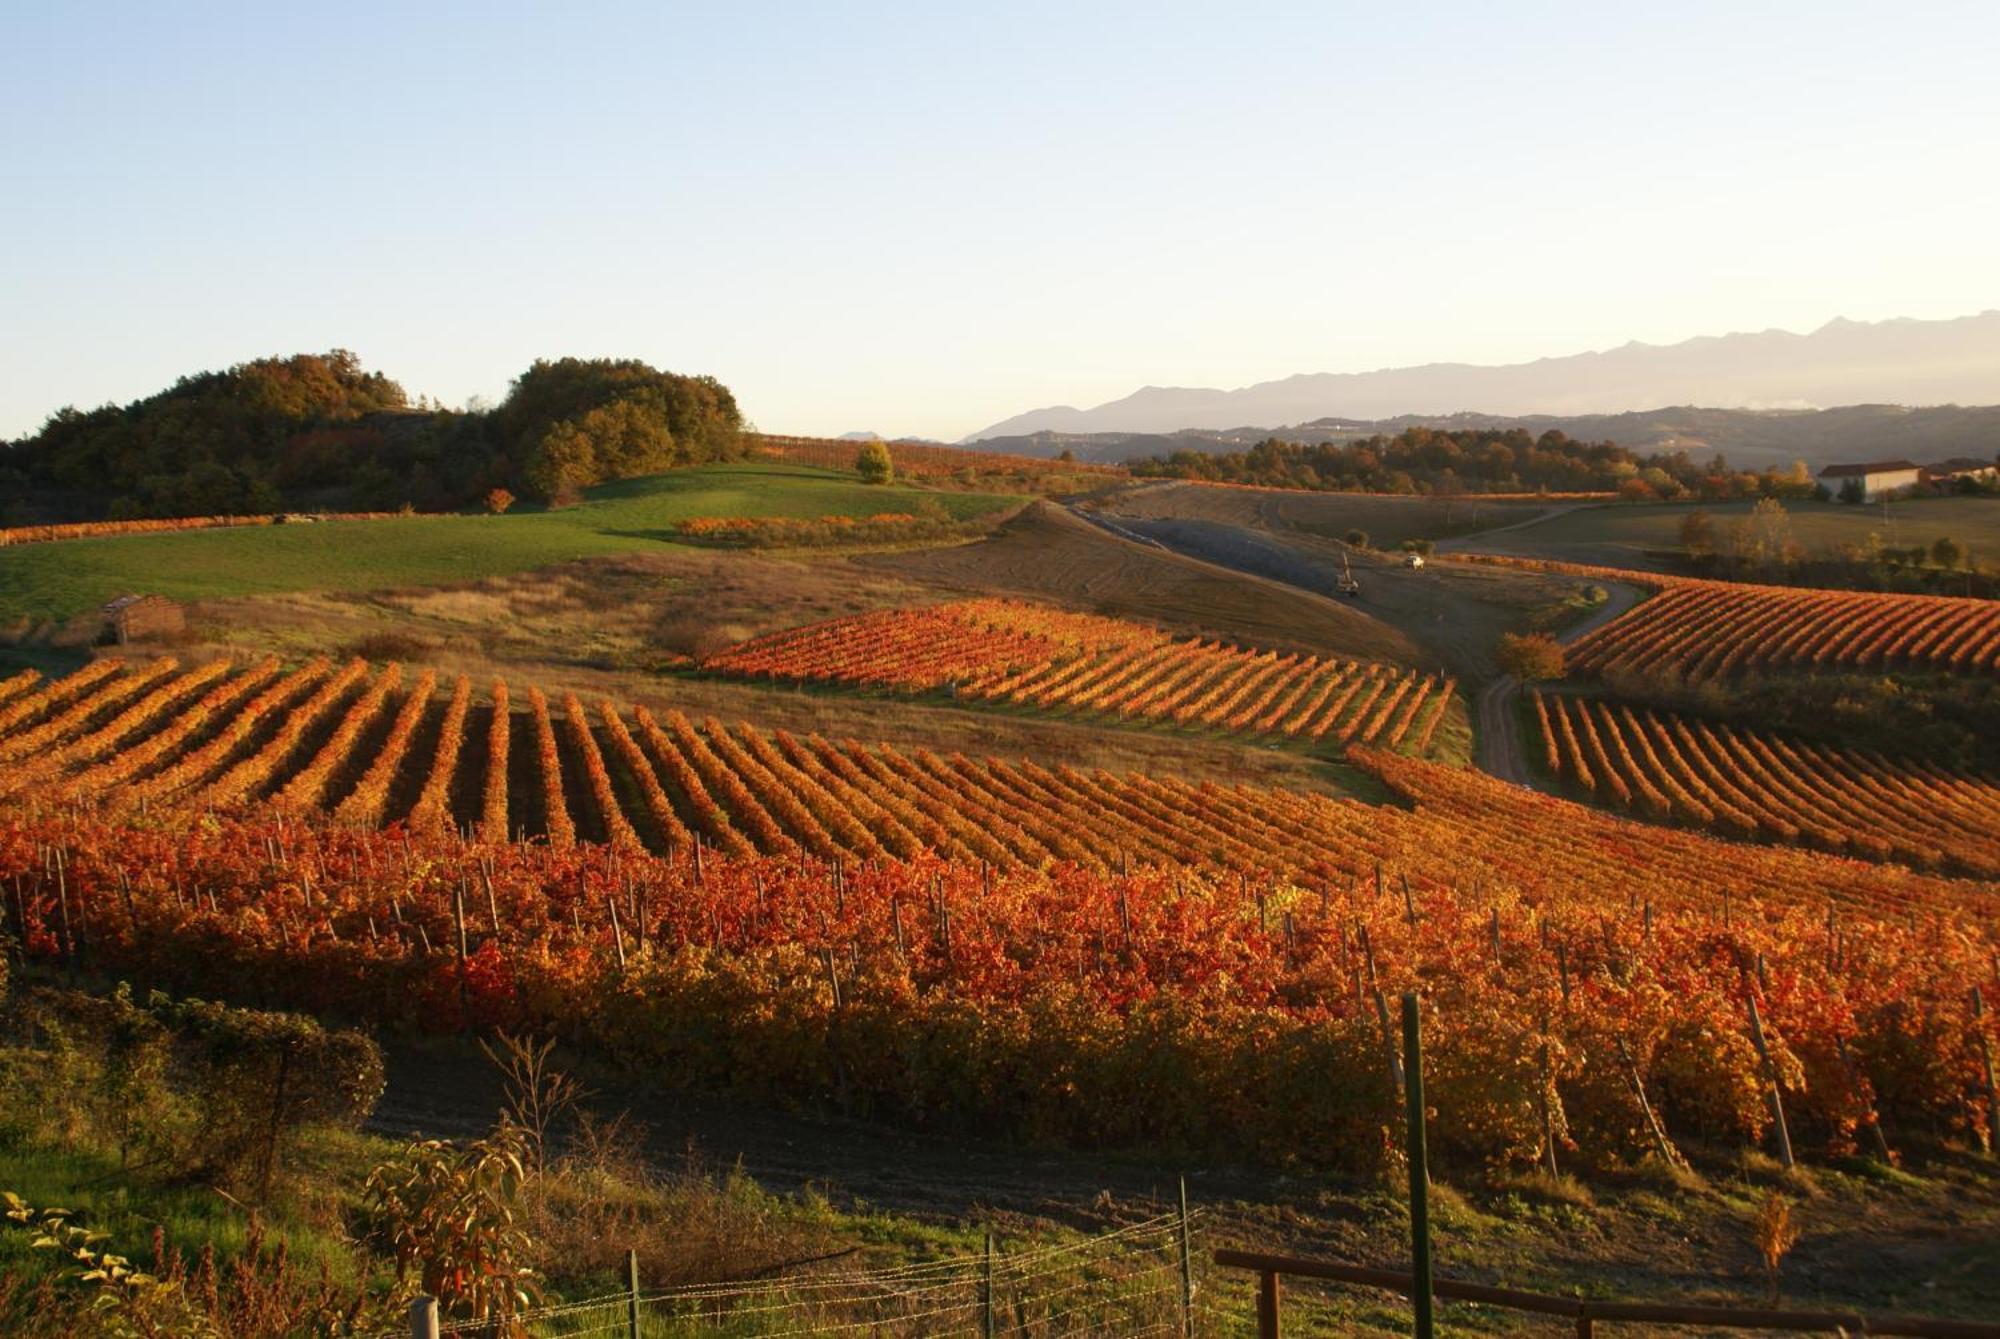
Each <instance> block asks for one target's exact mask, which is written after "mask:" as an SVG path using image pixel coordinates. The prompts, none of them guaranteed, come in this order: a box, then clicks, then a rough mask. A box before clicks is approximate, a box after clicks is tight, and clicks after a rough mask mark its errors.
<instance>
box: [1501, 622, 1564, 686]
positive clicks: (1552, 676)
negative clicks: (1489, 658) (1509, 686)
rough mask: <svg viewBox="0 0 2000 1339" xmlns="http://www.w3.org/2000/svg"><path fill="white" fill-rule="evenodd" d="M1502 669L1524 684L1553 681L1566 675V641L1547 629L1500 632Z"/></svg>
mask: <svg viewBox="0 0 2000 1339" xmlns="http://www.w3.org/2000/svg"><path fill="white" fill-rule="evenodd" d="M1497 659H1498V660H1499V662H1500V669H1501V671H1502V672H1503V673H1506V674H1511V675H1513V676H1514V677H1515V678H1517V679H1519V680H1521V682H1523V683H1550V682H1553V681H1554V680H1557V679H1560V678H1562V677H1563V673H1564V665H1563V649H1562V643H1561V642H1558V641H1557V640H1556V639H1555V638H1553V637H1551V636H1549V635H1548V634H1547V633H1546V632H1529V633H1522V634H1516V633H1512V632H1503V633H1501V634H1500V649H1499V652H1498V653H1497Z"/></svg>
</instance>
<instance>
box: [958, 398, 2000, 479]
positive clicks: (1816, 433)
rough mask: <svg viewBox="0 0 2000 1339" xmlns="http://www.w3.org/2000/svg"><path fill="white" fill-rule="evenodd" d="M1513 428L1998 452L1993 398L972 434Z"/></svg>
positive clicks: (1786, 457)
mask: <svg viewBox="0 0 2000 1339" xmlns="http://www.w3.org/2000/svg"><path fill="white" fill-rule="evenodd" d="M1417 427H1421V428H1432V429H1440V430H1447V431H1451V430H1457V431H1464V430H1475V429H1488V430H1494V431H1501V432H1505V431H1509V430H1513V429H1519V430H1521V431H1523V432H1526V433H1528V434H1529V435H1531V436H1535V437H1539V436H1541V435H1542V434H1543V433H1545V432H1549V431H1551V430H1553V431H1556V432H1560V433H1563V434H1565V435H1566V436H1568V437H1571V438H1574V439H1577V440H1583V441H1600V440H1605V441H1612V442H1616V443H1617V444H1618V445H1619V446H1621V447H1623V448H1625V449H1626V450H1627V451H1630V452H1633V453H1635V454H1639V455H1652V454H1659V453H1667V452H1673V451H1686V452H1688V453H1689V454H1690V455H1693V456H1696V457H1702V456H1706V455H1708V454H1710V453H1720V454H1721V455H1724V456H1726V457H1727V458H1728V459H1729V461H1730V462H1731V463H1732V464H1734V465H1737V466H1746V467H1756V468H1762V467H1766V466H1780V467H1782V466H1786V465H1789V464H1791V462H1792V461H1794V460H1804V461H1805V462H1806V463H1807V464H1808V465H1810V466H1812V467H1813V469H1814V470H1817V469H1818V468H1819V467H1820V466H1822V465H1826V464H1830V463H1833V462H1835V461H1842V460H1860V459H1894V458H1897V457H1905V458H1908V459H1910V460H1914V461H1918V462H1928V461H1933V460H1944V459H1949V458H1951V457H1953V456H1977V457H1980V458H1982V459H1984V458H1988V457H1991V456H1994V455H1995V454H2000V405H1969V406H1967V405H1931V406H1926V407H1921V408H1912V407H1909V406H1906V405H1895V404H1855V405H1845V406H1843V407H1840V408H1837V409H1768V410H1760V409H1704V408H1699V407H1696V406H1694V405H1672V406H1667V407H1664V408H1659V409H1640V410H1631V411H1628V412H1625V413H1619V414H1568V415H1564V414H1524V415H1519V416H1513V417H1510V416H1508V415H1504V414H1480V413H1455V414H1399V415H1397V416H1395V417H1393V418H1380V419H1355V418H1343V417H1321V418H1315V419H1311V420H1308V421H1305V422H1300V423H1292V424H1290V425H1288V426H1273V427H1232V428H1220V429H1194V428H1188V429H1183V430H1180V431H1167V432H1056V431H1049V430H1043V431H1037V432H1034V433H1029V434H1025V435H1020V436H1003V437H987V438H982V439H980V441H979V442H978V446H979V449H980V450H982V451H1001V452H1011V453H1014V454H1018V455H1026V456H1044V457H1048V456H1055V455H1059V454H1060V453H1062V452H1064V451H1069V452H1071V453H1072V454H1073V455H1074V456H1075V457H1076V458H1077V459H1078V460H1085V461H1101V462H1106V463H1123V462H1127V461H1132V460H1140V459H1144V458H1147V457H1152V456H1170V455H1172V454H1174V453H1175V452H1177V451H1200V452H1205V453H1210V454H1222V453H1227V452H1231V451H1243V450H1246V449H1248V448H1250V447H1253V446H1255V445H1256V444H1257V443H1258V442H1261V441H1263V440H1265V439H1266V438H1269V437H1276V438H1279V439H1280V440H1283V441H1287V442H1305V443H1319V442H1336V443H1345V442H1353V441H1358V440H1360V439H1362V438H1367V437H1375V436H1393V435H1394V434H1397V433H1400V432H1404V431H1406V430H1407V429H1410V428H1417Z"/></svg>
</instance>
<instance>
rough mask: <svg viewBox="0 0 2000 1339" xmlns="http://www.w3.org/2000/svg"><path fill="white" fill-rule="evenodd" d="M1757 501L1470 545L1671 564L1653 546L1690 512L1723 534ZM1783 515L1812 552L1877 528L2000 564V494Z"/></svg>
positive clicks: (1657, 512) (1805, 504)
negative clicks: (1955, 546) (1947, 544)
mask: <svg viewBox="0 0 2000 1339" xmlns="http://www.w3.org/2000/svg"><path fill="white" fill-rule="evenodd" d="M1756 505H1757V504H1756V503H1755V502H1753V501H1744V502H1706V503H1687V502H1681V503H1662V504H1659V505H1654V506H1627V505H1623V504H1612V505H1606V506H1594V507H1579V508H1577V509H1575V510H1573V511H1564V512H1561V513H1558V514H1556V515H1553V516H1551V517H1549V518H1548V519H1547V520H1544V521H1539V522H1537V523H1535V524H1533V525H1526V526H1522V527H1521V528H1520V529H1518V530H1507V531H1504V532H1497V533H1493V534H1490V535H1473V536H1471V537H1470V539H1469V541H1468V543H1467V547H1468V548H1472V549H1476V550H1480V551H1484V552H1491V553H1515V554H1522V555H1524V556H1528V557H1536V558H1560V559H1566V560H1568V561H1571V562H1586V563H1604V564H1606V565H1608V566H1613V567H1637V568H1644V569H1651V570H1661V569H1664V568H1665V567H1667V566H1669V564H1667V563H1664V562H1662V561H1661V560H1660V559H1658V558H1654V557H1650V556H1649V555H1648V552H1647V551H1648V550H1657V549H1679V548H1680V543H1681V536H1680V528H1681V520H1682V518H1684V517H1685V516H1686V515H1687V514H1688V513H1689V512H1691V511H1706V512H1707V513H1708V514H1709V515H1710V516H1713V517H1714V518H1715V522H1716V526H1717V529H1718V532H1720V531H1721V530H1722V528H1723V527H1726V526H1727V525H1728V524H1729V523H1730V522H1731V521H1735V520H1739V519H1741V518H1743V517H1747V516H1748V515H1749V514H1750V512H1751V510H1752V509H1753V508H1754V507H1755V506H1756ZM1785 513H1786V514H1787V515H1788V516H1789V517H1790V518H1791V523H1792V536H1793V538H1795V539H1797V540H1798V542H1799V543H1800V544H1801V545H1802V546H1803V547H1804V548H1805V550H1806V552H1807V553H1808V554H1809V555H1811V556H1814V557H1819V556H1823V555H1830V554H1832V553H1833V552H1835V551H1836V550H1837V549H1838V548H1839V546H1840V545H1842V544H1865V543H1866V542H1867V541H1868V536H1869V535H1871V534H1876V535H1880V536H1881V537H1882V542H1883V543H1884V544H1886V545H1889V546H1890V547H1892V548H1908V547H1911V546H1914V545H1917V544H1926V545H1928V544H1930V543H1932V542H1933V541H1935V540H1937V539H1939V538H1942V537H1947V536H1948V537H1950V538H1952V539H1955V540H1957V541H1958V542H1959V543H1960V544H1963V545H1965V546H1966V548H1967V549H1968V550H1969V551H1970V553H1971V557H1972V560H1973V561H1974V562H1976V563H1979V564H1980V565H1982V566H1988V565H1992V564H1994V563H1996V562H2000V498H1990V497H1925V498H1909V499H1905V500H1903V501H1896V502H1891V503H1889V505H1888V507H1887V509H1886V511H1885V510H1884V508H1883V506H1882V504H1880V503H1875V504H1873V505H1870V506H1850V505H1848V504H1846V503H1840V502H1810V501H1788V502H1786V503H1785Z"/></svg>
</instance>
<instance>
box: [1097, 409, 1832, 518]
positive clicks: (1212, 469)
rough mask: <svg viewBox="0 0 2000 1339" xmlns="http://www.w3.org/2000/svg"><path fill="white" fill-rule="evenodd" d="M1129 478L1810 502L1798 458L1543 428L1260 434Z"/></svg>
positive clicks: (1147, 466) (1151, 464)
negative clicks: (1647, 445)
mask: <svg viewBox="0 0 2000 1339" xmlns="http://www.w3.org/2000/svg"><path fill="white" fill-rule="evenodd" d="M1130 468H1131V471H1132V473H1133V474H1135V475H1142V476H1146V477H1151V478H1171V479H1206V480H1210V481H1213V482H1221V483H1240V484H1257V485H1262V486H1264V487H1274V488H1307V489H1314V490H1318V491H1322V492H1337V493H1409V494H1421V495H1432V496H1435V495H1450V494H1453V493H1536V492H1548V493H1617V494H1618V495H1619V496H1621V497H1624V498H1627V499H1629V500H1632V501H1635V502H1657V501H1673V500H1677V499H1681V498H1689V497H1695V498H1707V499H1714V500H1718V501H1719V500H1724V499H1728V498H1743V497H1810V496H1812V495H1813V493H1814V490H1815V484H1814V482H1813V480H1812V477H1811V475H1809V474H1808V473H1807V472H1806V469H1805V465H1804V463H1803V462H1795V463H1794V464H1793V465H1791V466H1790V467H1789V468H1787V469H1782V470H1780V469H1775V468H1774V469H1768V470H1764V471H1761V472H1759V471H1748V470H1736V469H1732V468H1731V467H1730V465H1729V463H1728V462H1727V461H1726V460H1724V459H1723V458H1722V457H1721V456H1720V455H1718V456H1716V457H1714V458H1713V459H1712V460H1708V461H1703V462H1701V463H1699V464H1697V463H1696V462H1695V461H1694V459H1693V458H1692V457H1690V456H1689V455H1688V454H1687V453H1686V452H1685V451H1672V452H1666V453H1661V454H1655V455H1646V456H1641V455H1638V454H1636V453H1635V452H1632V451H1629V450H1627V449H1625V448H1624V447H1622V446H1619V445H1618V444H1617V443H1616V442H1610V441H1604V442H1585V441H1578V440H1576V439H1575V438H1572V437H1570V436H1568V435H1567V434H1565V433H1563V432H1562V431H1560V430H1558V429H1554V428H1551V429H1549V430H1548V431H1547V432H1544V433H1542V434H1541V435H1540V436H1539V437H1537V436H1535V435H1533V434H1531V433H1529V432H1528V431H1527V430H1526V429H1525V428H1505V429H1502V428H1425V427H1414V428H1406V429H1404V430H1403V431H1402V432H1399V433H1397V434H1396V435H1395V436H1393V437H1384V436H1380V435H1377V436H1373V437H1365V438H1361V439H1358V440H1355V441H1349V442H1322V443H1303V442H1287V441H1281V440H1279V439H1278V438H1276V437H1271V438H1267V439H1265V440H1264V441H1261V442H1259V443H1257V445H1255V446H1253V447H1251V448H1250V449H1249V450H1247V451H1231V452H1226V453H1217V454H1211V453H1209V452H1205V451H1176V452H1174V453H1173V454H1171V455H1167V456H1152V457H1149V458H1147V459H1144V460H1138V461H1134V462H1132V464H1131V466H1130Z"/></svg>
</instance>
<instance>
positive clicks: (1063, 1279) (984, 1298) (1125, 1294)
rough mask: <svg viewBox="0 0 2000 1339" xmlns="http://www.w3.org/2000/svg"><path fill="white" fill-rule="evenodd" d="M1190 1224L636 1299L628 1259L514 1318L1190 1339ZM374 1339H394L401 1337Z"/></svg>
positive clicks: (897, 1336)
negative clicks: (596, 1291) (592, 1292)
mask: <svg viewBox="0 0 2000 1339" xmlns="http://www.w3.org/2000/svg"><path fill="white" fill-rule="evenodd" d="M1199 1221H1200V1215H1198V1214H1193V1213H1190V1212H1189V1211H1188V1209H1187V1204H1186V1196H1185V1192H1183V1195H1182V1201H1181V1206H1180V1208H1179V1209H1178V1210H1177V1211H1173V1212H1168V1213H1163V1214H1159V1215H1156V1216H1154V1217H1151V1218H1148V1219H1145V1220H1143V1221H1141V1222H1136V1223H1132V1224H1128V1225H1127V1226H1124V1227H1120V1228H1118V1229H1116V1230H1114V1231H1110V1232H1106V1233H1102V1234H1100V1235H1097V1236H1094V1237H1090V1238H1087V1239H1085V1240H1082V1241H1075V1242H1066V1243H1062V1244H1057V1245H1048V1246H1031V1247H1027V1248H1024V1249H1013V1250H1004V1251H1003V1250H999V1249H996V1247H995V1244H994V1240H993V1238H992V1237H990V1236H989V1237H988V1238H987V1243H986V1249H985V1250H984V1251H983V1252H981V1253H979V1254H976V1255H969V1256H958V1257H953V1258H948V1259H942V1260H933V1261H927V1262H924V1263H920V1264H909V1265H901V1266H894V1267H889V1268H883V1269H872V1270H839V1271H827V1272H821V1273H815V1274H810V1275H804V1276H800V1277H796V1278H788V1279H782V1280H773V1279H761V1280H745V1281H738V1282H727V1283H706V1284H691V1285H687V1286H684V1287H676V1288H662V1289H656V1290H653V1291H647V1290H645V1289H644V1288H643V1287H642V1286H641V1280H640V1277H639V1269H638V1263H637V1260H636V1259H635V1258H628V1271H629V1275H628V1281H627V1286H626V1287H625V1288H624V1289H622V1290H620V1291H618V1292H614V1293H607V1294H604V1295H602V1296H599V1297H594V1298H586V1299H582V1300H579V1301H574V1302H567V1303H564V1304H562V1305H559V1306H551V1307H545V1308H541V1309H539V1310H536V1311H532V1312H529V1313H527V1314H525V1315H523V1316H521V1317H519V1318H518V1320H519V1322H520V1324H519V1328H518V1329H517V1330H514V1331H506V1330H500V1331H497V1333H519V1334H526V1335H531V1336H535V1337H536V1339H561V1337H563V1336H576V1337H578V1339H581V1336H587V1335H601V1336H607V1337H609V1336H624V1337H626V1339H682V1336H686V1337H687V1339H714V1337H715V1336H721V1335H729V1336H759V1337H760V1339H776V1336H781V1335H809V1334H814V1335H817V1334H853V1335H867V1336H870V1339H876V1337H878V1336H879V1337H880V1339H915V1337H916V1336H919V1335H926V1336H927V1335H967V1336H984V1337H985V1339H992V1337H993V1336H996V1335H999V1334H1002V1333H1005V1334H1007V1335H1025V1336H1032V1337H1034V1339H1042V1337H1043V1336H1056V1335H1088V1334H1105V1335H1119V1336H1144V1335H1178V1336H1182V1339H1187V1336H1189V1335H1191V1334H1192V1333H1193V1332H1194V1297H1195V1286H1194V1267H1195V1259H1196V1257H1195V1253H1194V1250H1193V1236H1194V1233H1195V1231H1196V1229H1197V1224H1198V1223H1199ZM408 1333H409V1334H410V1335H411V1336H413V1339H447V1336H453V1335H457V1336H467V1337H470V1336H484V1335H491V1334H495V1333H496V1330H495V1329H494V1328H493V1327H492V1326H491V1325H490V1324H488V1323H486V1322H482V1321H455V1320H451V1319H448V1318H445V1317H443V1316H441V1315H440V1312H439V1308H438V1305H437V1303H436V1302H435V1301H433V1300H432V1299H430V1298H428V1297H420V1298H418V1299H417V1300H416V1301H415V1302H414V1303H412V1305H411V1309H410V1329H409V1331H408ZM380 1339H401V1336H400V1334H399V1335H394V1336H386V1335H385V1336H381V1337H380Z"/></svg>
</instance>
